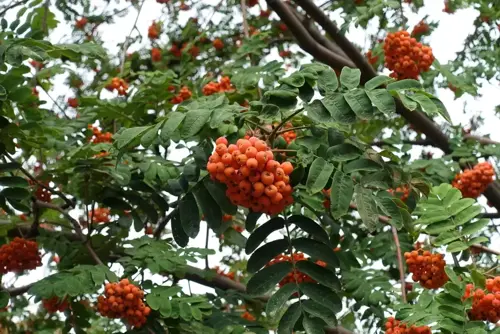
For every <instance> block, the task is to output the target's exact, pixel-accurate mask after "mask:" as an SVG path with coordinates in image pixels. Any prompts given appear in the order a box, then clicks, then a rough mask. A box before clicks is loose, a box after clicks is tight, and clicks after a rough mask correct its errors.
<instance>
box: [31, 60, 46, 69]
mask: <svg viewBox="0 0 500 334" xmlns="http://www.w3.org/2000/svg"><path fill="white" fill-rule="evenodd" d="M30 65H31V66H33V67H34V68H35V69H36V70H37V71H40V70H41V69H42V68H43V67H44V65H43V63H42V62H39V61H36V60H34V59H33V60H31V61H30Z"/></svg>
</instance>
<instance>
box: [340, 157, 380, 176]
mask: <svg viewBox="0 0 500 334" xmlns="http://www.w3.org/2000/svg"><path fill="white" fill-rule="evenodd" d="M380 169H382V166H380V165H379V164H378V163H376V162H375V161H373V160H370V159H365V158H360V159H358V160H354V161H351V162H348V163H347V164H346V165H345V166H344V172H345V173H347V174H350V173H353V172H359V171H365V172H376V171H378V170H380Z"/></svg>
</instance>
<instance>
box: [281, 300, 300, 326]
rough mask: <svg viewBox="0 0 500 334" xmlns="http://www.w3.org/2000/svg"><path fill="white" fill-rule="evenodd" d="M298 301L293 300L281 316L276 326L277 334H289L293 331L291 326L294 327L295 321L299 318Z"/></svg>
mask: <svg viewBox="0 0 500 334" xmlns="http://www.w3.org/2000/svg"><path fill="white" fill-rule="evenodd" d="M300 311H301V307H300V302H295V303H294V304H292V305H290V307H289V308H288V310H286V312H285V313H284V314H283V316H282V317H281V320H280V323H279V326H278V334H290V333H292V332H293V328H294V327H295V323H296V322H297V320H299V318H300V313H301V312H300Z"/></svg>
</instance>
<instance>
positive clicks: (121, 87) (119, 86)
mask: <svg viewBox="0 0 500 334" xmlns="http://www.w3.org/2000/svg"><path fill="white" fill-rule="evenodd" d="M106 89H107V90H109V91H110V92H112V91H113V90H115V89H116V90H117V91H118V95H121V96H123V95H127V90H128V84H127V82H126V81H125V80H123V79H121V78H116V77H115V78H113V79H111V83H110V84H109V85H107V86H106Z"/></svg>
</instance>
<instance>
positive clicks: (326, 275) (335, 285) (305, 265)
mask: <svg viewBox="0 0 500 334" xmlns="http://www.w3.org/2000/svg"><path fill="white" fill-rule="evenodd" d="M295 266H296V267H297V269H298V270H299V271H300V272H301V273H304V274H306V275H308V276H310V277H311V278H312V279H313V280H315V281H316V282H318V283H321V284H323V285H324V286H326V287H329V288H330V289H333V290H337V291H339V290H340V286H341V284H340V281H339V279H338V278H337V276H335V274H334V273H333V272H332V271H331V270H328V269H326V268H323V267H322V266H320V265H318V264H316V263H314V262H312V261H298V262H297V263H296V264H295Z"/></svg>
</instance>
